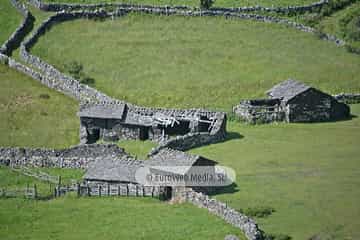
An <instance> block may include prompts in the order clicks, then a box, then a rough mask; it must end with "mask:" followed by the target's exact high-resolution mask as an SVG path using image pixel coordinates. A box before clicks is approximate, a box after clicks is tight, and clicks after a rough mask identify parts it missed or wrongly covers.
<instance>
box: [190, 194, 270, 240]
mask: <svg viewBox="0 0 360 240" xmlns="http://www.w3.org/2000/svg"><path fill="white" fill-rule="evenodd" d="M183 194H184V199H185V200H186V201H187V202H189V203H192V204H194V205H195V206H198V207H200V208H206V209H207V210H208V211H209V212H210V213H212V214H214V215H216V216H218V217H220V218H222V219H224V220H225V221H226V222H227V223H229V224H231V225H233V226H234V227H237V228H240V229H241V230H242V231H243V232H244V234H245V236H246V237H247V239H249V240H261V239H263V233H262V231H261V230H260V229H259V227H258V225H257V224H256V222H255V221H254V220H253V219H251V218H249V217H247V216H246V215H244V214H242V213H239V212H238V211H236V210H235V209H233V208H231V207H229V206H227V205H226V204H224V203H222V202H220V201H218V200H216V199H211V198H210V197H209V196H207V195H205V194H203V193H198V192H195V191H192V190H188V191H185V192H184V193H183Z"/></svg>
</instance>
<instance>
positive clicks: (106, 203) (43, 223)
mask: <svg viewBox="0 0 360 240" xmlns="http://www.w3.org/2000/svg"><path fill="white" fill-rule="evenodd" d="M20 229H21V230H20ZM0 230H1V231H0V238H1V239H6V240H13V239H14V240H15V239H16V240H19V239H29V240H31V239H36V240H38V239H40V240H42V239H50V238H51V239H69V240H72V239H76V240H81V239H99V238H101V239H109V240H112V239H135V240H137V239H139V240H140V239H150V240H151V239H156V240H159V239H164V240H165V239H175V240H176V239H203V240H205V239H206V240H208V239H209V240H218V239H223V238H224V236H225V235H226V234H235V235H237V236H239V237H240V239H241V240H244V239H245V238H244V236H243V235H242V233H241V231H240V230H239V229H236V228H234V227H231V226H230V225H228V224H225V222H224V221H222V220H221V219H219V218H217V217H215V216H213V215H210V213H208V212H207V211H206V210H205V209H200V208H196V207H194V206H192V205H188V204H183V205H170V204H166V203H162V202H160V201H159V200H156V199H150V198H110V197H109V198H95V197H94V198H80V199H79V198H76V197H73V196H68V197H63V198H58V199H55V200H51V201H38V202H36V201H27V200H22V199H9V200H7V199H0Z"/></svg>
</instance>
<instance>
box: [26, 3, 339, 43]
mask: <svg viewBox="0 0 360 240" xmlns="http://www.w3.org/2000/svg"><path fill="white" fill-rule="evenodd" d="M33 5H35V6H40V9H42V10H43V9H44V7H42V6H43V3H41V2H40V3H38V4H36V3H34V4H33ZM65 5H66V6H67V7H64V8H62V7H59V8H54V11H65V10H66V11H70V10H74V9H79V11H77V12H73V13H72V14H73V15H74V16H73V19H75V18H81V17H86V18H91V16H92V15H93V14H95V15H97V16H93V17H99V18H107V17H111V18H113V17H115V16H122V15H124V14H126V13H130V12H137V13H146V14H157V15H167V16H168V15H179V16H189V17H200V16H223V17H226V18H237V19H248V20H255V21H260V22H269V23H277V24H283V25H286V26H288V27H292V28H295V29H298V30H300V31H303V32H310V33H315V32H316V30H315V29H314V28H311V27H308V26H305V25H303V24H300V23H296V22H293V21H290V20H288V19H282V18H277V17H272V16H262V15H258V14H244V13H240V12H231V11H224V10H213V9H210V10H201V9H195V10H192V9H190V8H186V7H168V6H166V7H157V6H145V5H126V4H118V5H117V7H116V10H115V11H114V12H106V11H105V10H104V8H105V7H106V6H108V5H109V4H100V5H96V4H95V5H94V4H92V5H82V4H78V5H73V4H70V5H69V4H65ZM71 6H78V7H76V8H75V7H71ZM86 6H88V8H87V7H86ZM99 6H102V7H99ZM62 14H66V13H64V12H62V13H59V12H58V13H57V15H59V16H58V17H54V19H51V18H49V19H48V21H52V20H55V21H59V20H60V21H61V20H62V21H65V20H71V17H70V16H69V15H68V16H67V17H65V15H63V16H62V17H60V15H62ZM68 14H69V13H68ZM55 16H56V15H55ZM61 18H63V19H61ZM64 18H68V19H64ZM47 25H48V26H51V25H52V24H51V23H47ZM41 27H42V26H41ZM321 39H323V40H327V41H331V42H335V43H336V45H338V46H343V45H345V41H344V40H341V39H338V38H336V37H335V36H332V35H329V34H322V35H321ZM34 41H36V37H34ZM31 44H33V43H30V45H31Z"/></svg>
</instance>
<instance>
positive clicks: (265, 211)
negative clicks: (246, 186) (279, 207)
mask: <svg viewBox="0 0 360 240" xmlns="http://www.w3.org/2000/svg"><path fill="white" fill-rule="evenodd" d="M240 212H241V213H243V214H245V215H247V216H250V217H258V218H264V217H267V216H269V215H271V214H272V213H273V212H275V209H274V208H272V207H252V208H247V209H244V210H243V209H240Z"/></svg>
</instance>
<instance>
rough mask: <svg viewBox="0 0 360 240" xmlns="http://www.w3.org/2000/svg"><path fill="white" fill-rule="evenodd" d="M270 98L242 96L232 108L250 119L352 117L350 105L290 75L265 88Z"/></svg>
mask: <svg viewBox="0 0 360 240" xmlns="http://www.w3.org/2000/svg"><path fill="white" fill-rule="evenodd" d="M266 94H267V95H268V97H269V98H268V99H255V100H243V101H241V102H240V104H239V105H237V106H235V107H234V108H233V112H234V113H235V114H236V115H237V116H238V117H239V118H241V119H243V120H245V121H247V122H249V123H269V122H275V121H285V122H323V121H335V120H340V119H346V118H348V117H350V108H349V107H348V106H347V105H346V104H344V103H341V102H338V101H337V100H336V99H335V98H334V97H333V96H331V95H329V94H327V93H324V92H322V91H320V90H318V89H316V88H313V87H310V86H308V85H306V84H304V83H302V82H299V81H296V80H293V79H289V80H286V81H284V82H281V83H279V84H277V85H275V86H274V87H273V88H271V89H270V90H268V91H267V92H266Z"/></svg>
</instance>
